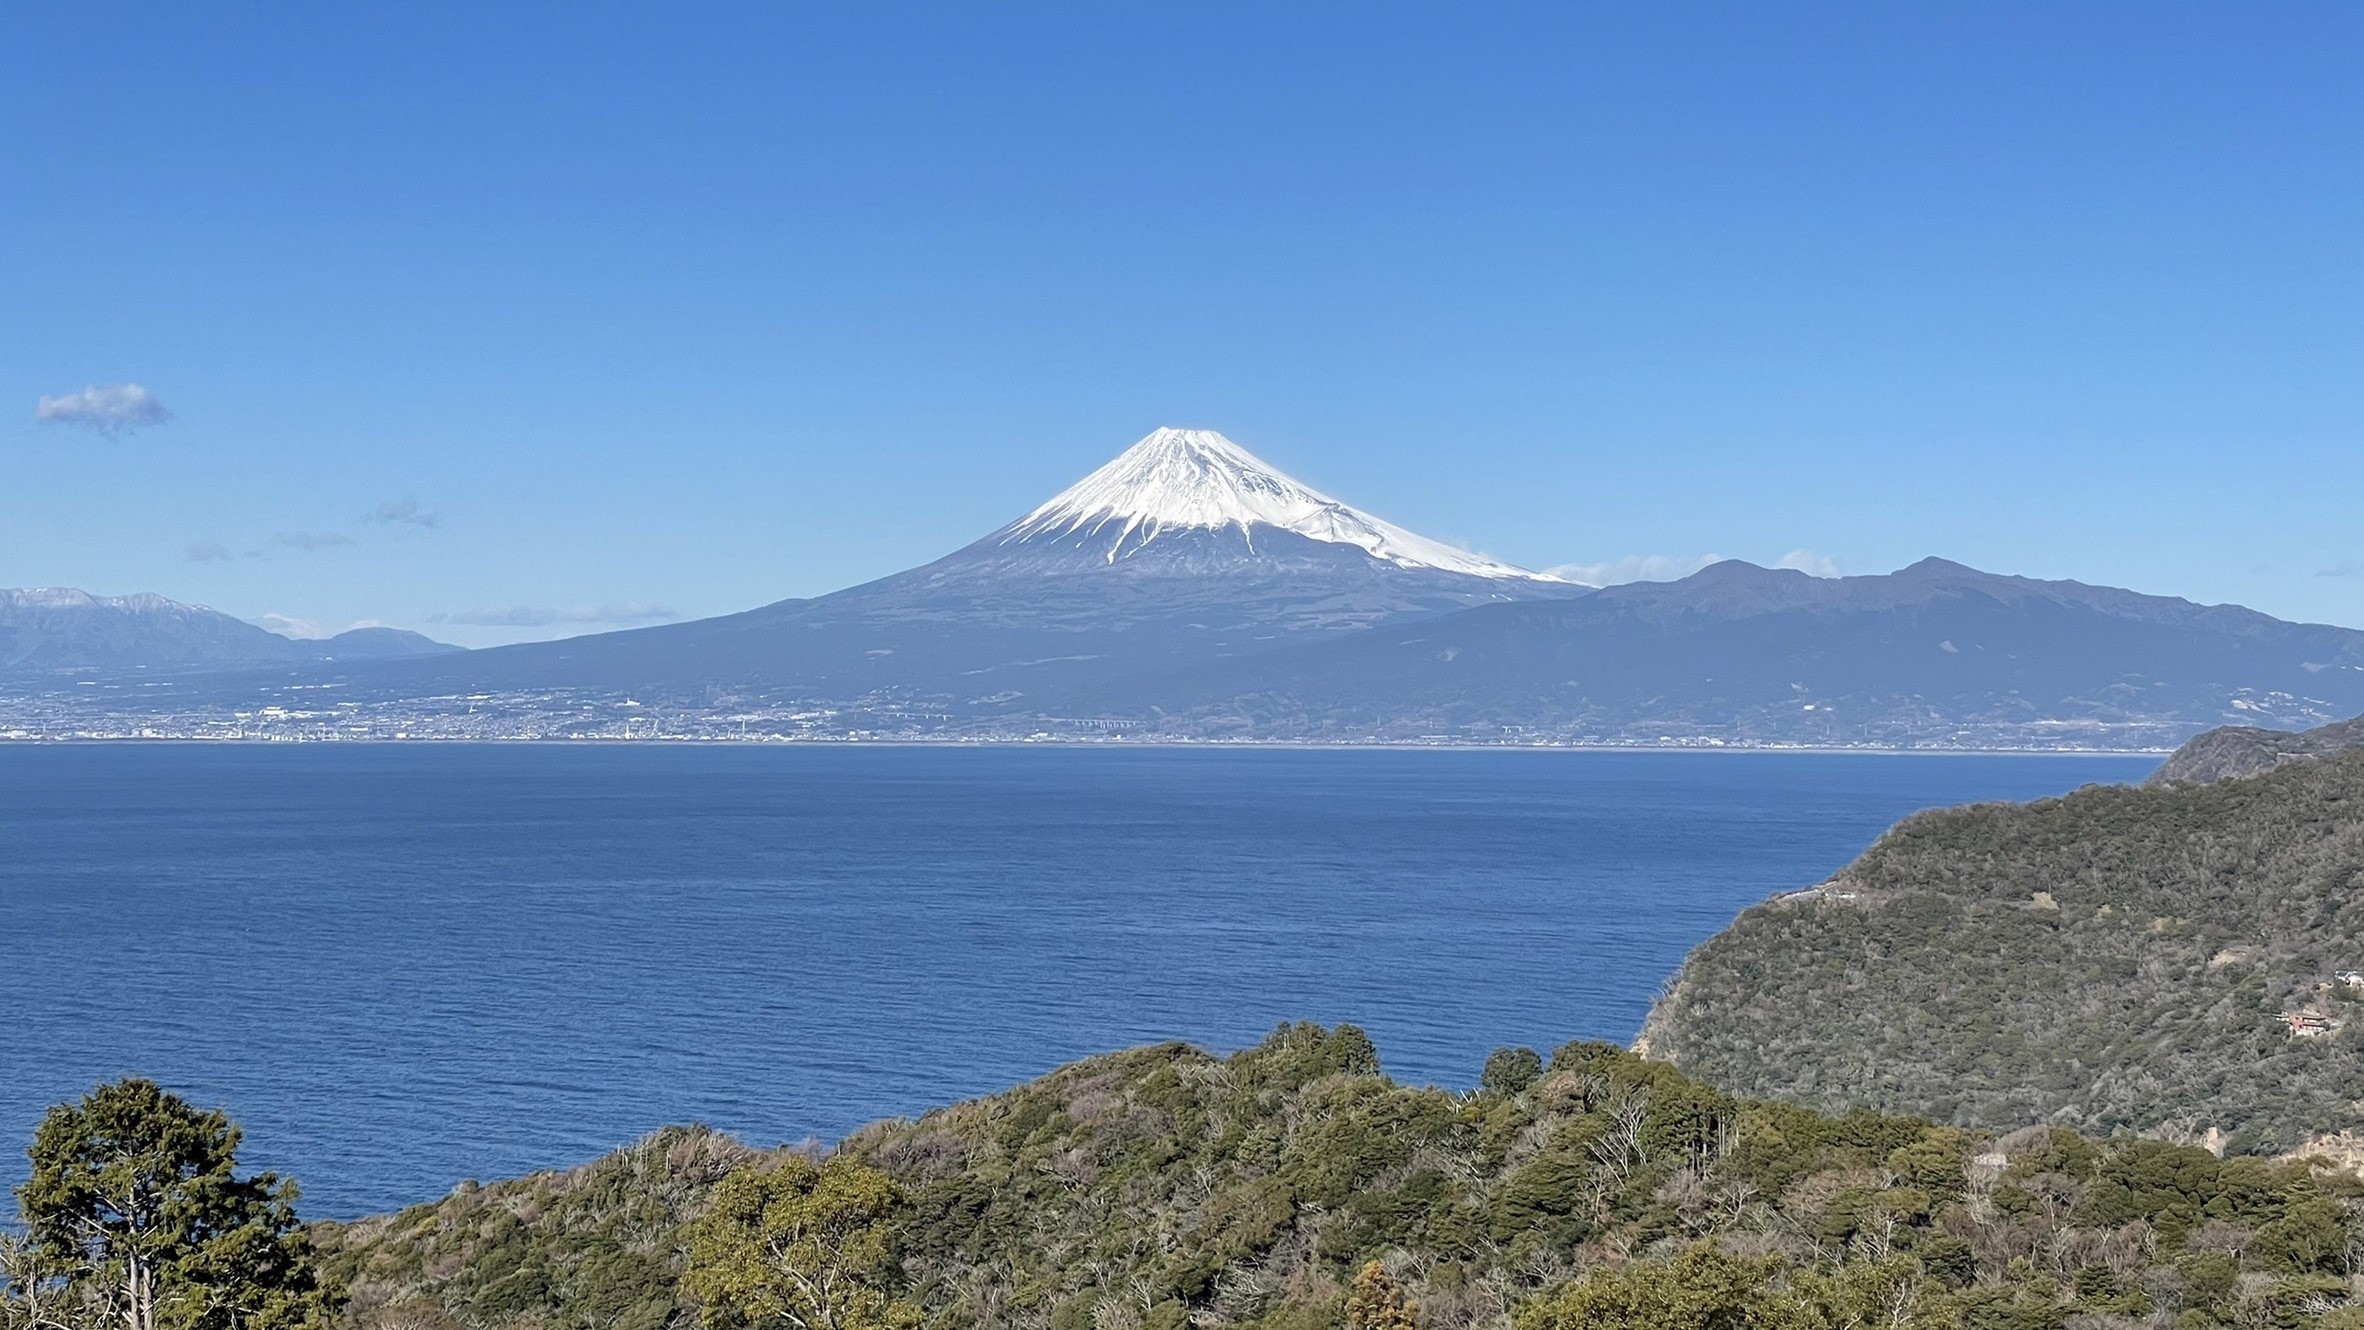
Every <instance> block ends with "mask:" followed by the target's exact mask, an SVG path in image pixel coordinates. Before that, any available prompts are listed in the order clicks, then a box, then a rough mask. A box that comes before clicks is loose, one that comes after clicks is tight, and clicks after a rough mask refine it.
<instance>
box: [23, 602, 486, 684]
mask: <svg viewBox="0 0 2364 1330" xmlns="http://www.w3.org/2000/svg"><path fill="white" fill-rule="evenodd" d="M460 649H461V648H459V647H455V646H451V645H449V644H447V643H442V642H437V641H435V640H434V639H432V638H430V637H427V636H426V635H425V634H423V633H414V632H411V631H409V630H408V629H402V628H386V627H380V626H371V627H363V628H351V629H347V630H346V631H344V632H342V633H338V634H336V635H335V636H333V637H325V638H292V637H284V636H282V635H280V634H278V633H274V632H272V631H271V630H269V629H267V628H261V627H257V626H256V625H254V624H251V623H248V622H246V621H245V620H243V619H238V618H234V617H232V616H230V615H227V614H224V613H222V612H221V611H219V610H215V609H210V608H207V607H206V606H203V605H189V604H183V603H182V602H180V601H176V600H171V599H168V598H166V597H164V596H159V595H156V594H154V593H153V592H136V593H133V594H131V595H125V596H99V595H93V594H92V593H90V592H87V591H83V590H81V589H79V588H75V587H24V588H16V589H0V673H16V674H24V673H46V672H53V671H61V670H84V671H87V670H126V669H142V670H145V669H167V670H212V669H246V668H252V667H255V666H262V665H273V664H300V663H304V662H320V661H328V662H334V661H361V660H383V659H395V658H401V657H408V656H420V655H435V654H442V653H446V652H456V651H459V650H460Z"/></svg>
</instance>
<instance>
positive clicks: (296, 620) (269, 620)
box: [254, 612, 330, 642]
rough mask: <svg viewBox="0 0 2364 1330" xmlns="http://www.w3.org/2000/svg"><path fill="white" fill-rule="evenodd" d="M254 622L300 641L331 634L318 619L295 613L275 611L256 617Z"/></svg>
mask: <svg viewBox="0 0 2364 1330" xmlns="http://www.w3.org/2000/svg"><path fill="white" fill-rule="evenodd" d="M254 623H255V625H256V626H257V627H261V628H268V629H270V630H271V631H272V632H274V633H277V634H279V635H280V636H281V637H292V638H295V639H296V640H297V641H299V642H311V641H317V640H319V639H320V638H323V637H327V636H329V635H330V634H329V630H328V629H326V628H323V627H321V626H320V623H319V621H318V620H315V619H305V618H300V617H298V616H296V615H293V614H280V613H277V612H273V613H270V614H266V615H264V616H262V617H261V618H259V619H256V620H255V621H254Z"/></svg>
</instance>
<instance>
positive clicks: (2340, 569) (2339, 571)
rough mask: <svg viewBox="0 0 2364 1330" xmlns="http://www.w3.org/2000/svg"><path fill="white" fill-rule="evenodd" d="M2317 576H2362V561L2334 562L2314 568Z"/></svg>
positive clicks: (2363, 565) (2363, 568)
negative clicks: (2325, 566)
mask: <svg viewBox="0 0 2364 1330" xmlns="http://www.w3.org/2000/svg"><path fill="white" fill-rule="evenodd" d="M2315 576H2317V577H2364V563H2335V564H2333V565H2331V566H2330V567H2329V568H2318V569H2316V570H2315Z"/></svg>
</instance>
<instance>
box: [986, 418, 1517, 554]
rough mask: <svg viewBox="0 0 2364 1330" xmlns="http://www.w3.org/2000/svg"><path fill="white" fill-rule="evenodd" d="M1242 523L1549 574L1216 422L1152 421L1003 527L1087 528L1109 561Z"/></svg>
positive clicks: (1084, 532)
mask: <svg viewBox="0 0 2364 1330" xmlns="http://www.w3.org/2000/svg"><path fill="white" fill-rule="evenodd" d="M1225 528H1231V529H1236V530H1237V531H1238V532H1239V533H1240V535H1241V536H1242V537H1243V538H1244V539H1245V540H1246V541H1247V542H1248V544H1249V545H1250V546H1251V547H1253V546H1254V544H1255V541H1256V538H1257V535H1258V534H1259V530H1260V529H1271V530H1279V531H1286V532H1291V533H1294V534H1296V535H1299V536H1303V537H1306V538H1308V539H1311V540H1318V541H1324V542H1328V543H1331V544H1338V545H1352V546H1355V547H1357V548H1359V549H1361V550H1363V551H1364V552H1365V553H1367V554H1369V555H1371V556H1372V557H1373V558H1376V559H1381V560H1385V561H1386V562H1389V563H1393V564H1397V565H1400V566H1402V567H1406V568H1433V569H1438V570H1441V571H1445V572H1455V573H1466V574H1470V575H1473V576H1477V577H1499V578H1531V579H1537V580H1548V579H1541V578H1540V577H1539V575H1538V574H1535V573H1530V572H1527V571H1526V570H1524V569H1521V568H1514V567H1512V566H1511V565H1509V564H1505V563H1498V562H1496V561H1494V560H1492V559H1488V558H1485V557H1484V556H1482V555H1477V554H1472V553H1470V552H1469V551H1467V550H1459V549H1455V548H1453V547H1452V546H1450V545H1447V544H1444V543H1443V542H1441V541H1434V540H1430V539H1428V538H1427V537H1425V536H1420V535H1415V534H1413V533H1412V532H1410V531H1406V530H1404V529H1403V528H1402V527H1399V526H1395V525H1393V524H1391V523H1388V522H1383V521H1381V520H1380V519H1378V518H1376V517H1373V516H1371V515H1370V514H1369V513H1366V512H1363V511H1361V510H1360V509H1356V508H1353V507H1349V506H1348V505H1346V504H1343V503H1340V502H1339V501H1338V500H1336V499H1333V498H1331V497H1330V496H1329V495H1327V494H1324V493H1322V492H1321V491H1319V490H1317V489H1314V488H1313V487H1312V486H1310V485H1306V484H1304V483H1302V482H1300V481H1298V480H1296V479H1294V478H1292V477H1291V476H1289V475H1288V474H1286V473H1285V472H1282V471H1281V470H1279V469H1278V468H1276V467H1274V466H1272V465H1270V464H1268V463H1266V462H1265V461H1263V460H1262V459H1261V458H1258V457H1257V456H1256V455H1255V454H1254V453H1251V452H1249V451H1248V450H1247V449H1245V448H1242V447H1240V446H1239V445H1238V444H1236V443H1233V442H1232V441H1231V440H1229V439H1227V438H1225V437H1223V435H1221V434H1219V433H1217V432H1215V431H1214V430H1206V429H1174V428H1165V429H1159V430H1155V431H1152V432H1151V433H1150V434H1149V435H1148V436H1147V437H1145V438H1143V439H1142V440H1141V441H1140V442H1138V443H1136V444H1134V445H1133V446H1132V447H1130V448H1127V449H1125V450H1124V451H1123V452H1122V453H1119V454H1118V455H1117V456H1116V458H1115V459H1114V460H1113V461H1111V462H1109V463H1108V464H1107V465H1106V466H1103V467H1101V468H1100V469H1099V470H1097V471H1094V472H1093V473H1092V474H1090V475H1088V476H1085V477H1084V478H1083V479H1082V480H1079V481H1077V482H1076V483H1075V484H1073V485H1071V486H1069V487H1068V488H1067V489H1065V490H1063V491H1061V492H1060V493H1059V494H1058V495H1056V496H1055V497H1053V498H1052V499H1051V501H1050V502H1048V503H1046V504H1044V505H1042V506H1041V507H1040V508H1037V509H1035V510H1034V511H1033V512H1031V513H1028V514H1027V515H1026V516H1024V517H1022V518H1020V519H1019V520H1018V521H1017V522H1016V523H1014V524H1013V525H1011V526H1010V527H1009V528H1008V529H1007V530H1006V531H1004V532H1003V533H1002V535H1001V537H1000V542H999V543H1001V544H1004V545H1009V544H1022V543H1025V542H1028V541H1032V540H1036V539H1042V538H1051V539H1059V540H1066V539H1069V538H1074V537H1083V538H1087V539H1091V540H1093V541H1094V543H1095V546H1097V545H1098V544H1099V542H1101V541H1105V542H1106V544H1105V552H1106V557H1107V559H1108V561H1109V562H1111V563H1114V562H1116V561H1117V560H1119V559H1122V558H1126V557H1129V556H1130V555H1132V554H1134V553H1136V552H1138V551H1139V550H1141V549H1142V548H1144V547H1146V546H1148V545H1150V544H1151V543H1153V542H1154V541H1156V540H1157V539H1158V537H1159V536H1161V535H1165V534H1168V533H1177V532H1184V531H1193V530H1197V531H1206V530H1221V529H1225Z"/></svg>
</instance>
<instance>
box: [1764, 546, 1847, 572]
mask: <svg viewBox="0 0 2364 1330" xmlns="http://www.w3.org/2000/svg"><path fill="white" fill-rule="evenodd" d="M1773 566H1774V567H1776V568H1795V569H1797V570H1798V571H1799V572H1801V573H1804V574H1805V575H1806V576H1808V577H1837V576H1838V575H1839V561H1838V560H1837V559H1834V558H1832V557H1831V556H1829V555H1827V554H1816V553H1815V552H1814V551H1812V550H1791V551H1790V552H1789V553H1787V554H1784V555H1782V556H1781V559H1780V561H1779V562H1777V563H1775V564H1774V565H1773Z"/></svg>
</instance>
